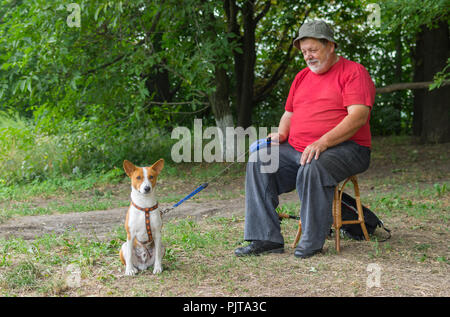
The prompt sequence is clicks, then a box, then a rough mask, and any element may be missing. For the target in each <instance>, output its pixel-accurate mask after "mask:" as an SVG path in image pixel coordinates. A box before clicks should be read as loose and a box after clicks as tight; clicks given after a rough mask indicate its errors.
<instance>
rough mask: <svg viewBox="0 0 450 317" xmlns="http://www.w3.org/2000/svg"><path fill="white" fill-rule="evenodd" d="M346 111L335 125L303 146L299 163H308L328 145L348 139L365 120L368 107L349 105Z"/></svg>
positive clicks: (317, 156)
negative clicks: (318, 137)
mask: <svg viewBox="0 0 450 317" xmlns="http://www.w3.org/2000/svg"><path fill="white" fill-rule="evenodd" d="M347 111H348V115H347V116H346V117H345V118H344V119H343V120H342V121H341V122H340V123H339V124H338V125H337V126H335V127H334V128H333V129H331V130H330V131H328V132H327V133H325V134H324V135H323V136H322V137H321V138H320V139H319V140H317V141H316V142H314V143H311V144H310V145H308V146H307V147H306V148H305V150H304V151H303V154H302V157H301V159H300V164H301V165H304V164H305V163H310V162H311V160H312V159H313V158H315V159H316V160H317V159H319V156H320V153H322V152H324V151H325V150H326V149H328V148H329V147H332V146H335V145H337V144H339V143H342V142H344V141H347V140H348V139H350V138H351V137H352V136H353V135H354V134H355V133H356V132H357V131H358V130H359V129H360V128H361V127H362V126H363V125H364V124H365V123H366V122H367V118H368V117H369V113H370V108H369V107H368V106H365V105H351V106H348V107H347Z"/></svg>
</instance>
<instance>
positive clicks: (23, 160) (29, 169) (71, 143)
mask: <svg viewBox="0 0 450 317" xmlns="http://www.w3.org/2000/svg"><path fill="white" fill-rule="evenodd" d="M176 141H177V140H171V139H170V135H169V134H168V133H164V131H160V130H158V129H156V128H144V127H143V128H136V129H127V127H124V126H120V125H119V126H113V125H110V126H109V127H105V125H104V124H100V123H99V122H97V121H96V120H95V118H94V119H90V120H80V121H77V122H64V123H60V124H59V127H58V131H54V132H53V133H52V132H51V131H46V132H44V131H43V129H41V128H39V127H37V126H36V125H35V124H34V123H33V122H31V121H30V120H28V119H24V118H21V117H19V116H18V115H8V114H5V113H0V184H6V185H9V184H13V183H20V182H24V181H33V180H42V179H46V178H49V177H58V176H66V177H79V176H82V175H83V174H86V173H90V172H95V171H110V170H112V169H114V168H120V169H121V167H122V162H123V160H124V159H127V160H130V161H133V162H134V163H136V164H140V163H149V162H153V161H156V160H157V159H159V158H164V159H166V160H169V161H170V149H171V146H172V144H174V143H175V142H176Z"/></svg>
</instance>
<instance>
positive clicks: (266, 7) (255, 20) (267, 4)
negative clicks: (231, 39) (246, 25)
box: [253, 0, 271, 26]
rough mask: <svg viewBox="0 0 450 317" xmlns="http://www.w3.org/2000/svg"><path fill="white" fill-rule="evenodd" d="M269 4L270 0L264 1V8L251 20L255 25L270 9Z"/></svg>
mask: <svg viewBox="0 0 450 317" xmlns="http://www.w3.org/2000/svg"><path fill="white" fill-rule="evenodd" d="M270 4H271V1H270V0H269V1H266V4H265V5H264V8H263V9H262V11H261V12H260V13H259V14H258V15H257V16H256V18H255V19H254V20H253V21H254V23H255V26H256V25H257V24H258V22H259V20H261V19H262V18H263V17H264V16H265V15H266V14H267V12H268V11H269V9H270Z"/></svg>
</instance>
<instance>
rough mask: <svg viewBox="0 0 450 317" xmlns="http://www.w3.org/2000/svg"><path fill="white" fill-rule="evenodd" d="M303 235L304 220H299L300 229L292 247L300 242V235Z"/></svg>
mask: <svg viewBox="0 0 450 317" xmlns="http://www.w3.org/2000/svg"><path fill="white" fill-rule="evenodd" d="M301 235H302V221H301V220H299V221H298V231H297V235H296V236H295V240H294V243H293V244H292V247H293V248H295V247H296V246H297V244H298V241H299V240H300V236H301Z"/></svg>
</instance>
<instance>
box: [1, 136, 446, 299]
mask: <svg viewBox="0 0 450 317" xmlns="http://www.w3.org/2000/svg"><path fill="white" fill-rule="evenodd" d="M380 144H381V145H382V148H383V151H381V150H380ZM398 146H401V147H403V149H406V150H405V151H400V150H399V153H397V154H396V156H395V157H394V156H392V155H388V154H387V153H389V152H390V149H393V148H396V147H398ZM442 147H444V149H447V148H448V146H447V147H446V146H445V145H442V146H435V147H431V146H430V147H428V148H426V149H428V150H429V151H430V152H431V153H439V152H442V154H441V156H433V155H431V154H430V153H428V154H427V155H428V156H433V157H436V161H435V163H434V164H435V166H434V169H429V170H423V171H422V172H420V173H418V172H417V171H419V170H421V168H422V165H421V163H420V160H418V159H417V158H415V156H411V157H410V155H409V154H408V153H413V151H414V149H417V151H418V153H417V156H416V157H422V156H424V155H423V153H422V150H423V147H415V146H413V145H409V144H408V142H407V141H406V139H405V138H394V139H393V141H392V142H389V139H382V140H381V141H380V143H376V145H375V150H374V151H375V153H374V156H373V166H374V167H373V168H372V169H371V170H370V171H368V173H367V174H363V175H361V177H359V183H360V187H361V195H362V197H361V198H362V202H363V204H364V205H367V206H369V208H370V209H371V210H373V211H374V212H375V213H376V214H377V215H378V216H379V217H380V219H381V220H383V222H384V223H385V225H386V227H388V228H389V229H391V230H392V238H391V239H390V240H388V241H387V242H380V240H381V238H382V237H384V235H383V233H384V232H383V231H382V230H381V229H377V231H376V232H375V235H373V236H372V239H371V241H370V242H364V241H362V242H358V241H354V240H350V239H346V238H344V239H342V241H341V246H342V250H343V251H342V252H341V253H340V254H338V253H337V252H336V251H335V249H334V241H333V240H327V241H326V245H325V250H324V254H322V255H318V256H315V257H313V258H311V259H307V260H305V261H299V260H297V259H296V258H294V257H293V255H292V253H293V251H292V249H290V244H291V243H292V241H293V239H294V237H295V233H296V231H297V221H296V220H289V219H285V220H283V221H282V223H281V230H282V233H283V235H284V237H285V243H286V252H285V254H282V255H269V256H261V257H250V258H237V257H235V256H234V255H233V252H234V249H235V248H237V247H239V246H242V245H244V244H245V243H246V242H245V241H244V240H243V228H244V216H243V215H235V216H226V217H224V216H220V217H216V216H214V217H207V218H203V219H201V220H198V219H191V218H183V219H170V220H168V219H166V220H165V221H164V226H163V240H164V244H165V245H166V254H165V257H164V259H163V267H164V271H163V273H162V274H161V275H158V276H154V275H153V274H152V273H151V270H148V271H145V272H141V273H139V274H138V275H137V276H135V277H132V278H129V277H124V276H123V270H124V268H123V266H122V264H121V263H120V260H119V258H118V252H119V250H120V247H121V244H122V243H123V242H124V241H125V239H126V232H125V230H124V228H123V224H119V225H117V227H115V228H110V229H111V233H110V234H109V235H108V236H107V237H105V238H102V239H101V240H100V239H98V238H96V237H95V236H92V235H91V234H87V233H82V232H81V233H80V232H78V231H77V230H76V228H74V229H73V230H68V231H67V232H65V233H64V234H61V235H56V234H44V235H42V236H39V237H37V238H36V239H35V240H23V239H21V238H19V237H10V238H8V239H0V295H1V296H29V295H37V296H89V295H101V296H123V295H124V294H127V296H208V295H209V296H339V295H341V296H354V295H362V296H372V295H374V296H404V295H406V296H408V295H409V296H411V295H412V296H424V295H426V296H448V295H449V293H448V288H445V287H444V286H443V285H442V281H444V280H445V279H446V278H447V277H448V264H449V260H450V259H449V257H448V246H447V244H446V241H448V237H449V234H450V232H449V226H448V221H449V215H450V201H449V199H450V196H449V190H448V188H449V186H450V184H449V179H448V178H445V173H443V172H442V171H444V172H445V171H446V164H447V161H446V158H447V157H448V155H447V152H448V150H444V151H442ZM377 148H378V150H377ZM402 153H406V154H404V156H403V157H401V156H402ZM425 156H426V155H425ZM440 157H441V158H440ZM227 165H228V164H225V163H217V164H180V165H179V166H178V165H177V166H171V165H170V164H168V165H167V166H166V169H165V172H166V173H165V174H162V175H161V178H160V182H161V188H160V190H161V191H160V192H159V195H160V196H161V197H160V201H161V202H163V203H169V202H173V201H177V200H178V199H180V198H181V197H184V196H185V195H186V194H187V193H189V192H190V191H191V190H193V189H194V188H195V187H196V186H198V184H200V183H202V182H204V181H205V178H206V179H208V178H210V177H214V175H216V174H217V173H218V172H219V171H221V170H222V168H225V167H226V166H227ZM386 165H388V166H386ZM244 175H245V168H244V166H243V165H241V164H236V165H235V166H233V168H232V169H231V170H230V172H229V173H226V174H225V175H224V176H223V177H222V178H221V180H220V183H218V184H217V183H216V184H211V185H210V187H209V188H208V190H207V191H204V192H202V193H201V194H199V195H198V197H196V200H197V201H198V202H211V201H214V200H217V201H218V203H221V204H222V205H221V206H222V207H223V208H225V207H226V203H223V202H219V201H220V200H225V201H226V200H227V199H230V198H236V197H243V195H244V191H243V176H244ZM447 177H448V175H447ZM128 182H129V181H128V179H127V178H126V177H125V176H124V174H123V172H122V171H121V170H120V169H116V170H114V171H113V172H111V173H92V174H88V175H85V176H83V177H79V176H71V177H64V176H60V177H55V178H48V179H45V180H42V181H31V182H29V183H21V184H20V185H17V184H15V185H12V184H11V185H6V184H2V185H0V222H1V218H2V217H3V218H4V220H8V219H10V218H12V217H20V216H23V215H38V214H54V213H66V212H85V211H89V210H101V209H109V208H113V207H118V206H125V205H127V204H128V203H129V202H128V200H127V199H128V195H129V183H128ZM347 191H348V192H349V193H352V188H351V186H349V187H348V189H347ZM299 208H300V202H298V201H297V200H293V201H288V202H285V203H283V204H281V205H280V206H279V207H278V211H279V212H284V213H288V214H291V215H298V211H299ZM368 263H377V264H380V266H381V267H382V268H383V275H382V288H381V289H370V290H369V289H367V288H366V285H365V281H366V278H367V272H366V271H365V269H366V267H367V264H368ZM71 266H75V268H78V269H79V275H80V276H79V278H80V280H81V285H80V286H75V287H73V286H71V285H70V283H69V280H70V279H69V278H70V277H71V276H73V274H72V273H70V272H69V268H70V267H71ZM421 285H426V288H425V287H422V286H421Z"/></svg>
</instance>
